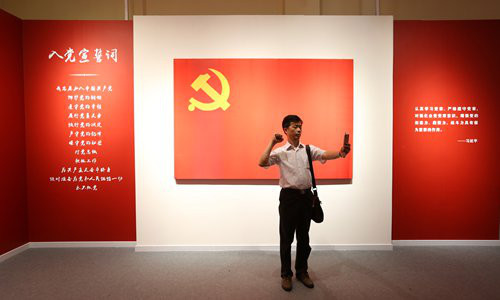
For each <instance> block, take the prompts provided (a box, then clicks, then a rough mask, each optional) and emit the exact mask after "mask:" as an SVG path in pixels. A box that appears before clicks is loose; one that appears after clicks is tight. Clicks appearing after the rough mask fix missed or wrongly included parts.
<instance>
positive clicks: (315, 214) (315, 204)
mask: <svg viewBox="0 0 500 300" xmlns="http://www.w3.org/2000/svg"><path fill="white" fill-rule="evenodd" d="M306 152H307V159H308V160H309V170H310V171H311V177H312V187H313V188H312V190H313V196H312V201H311V202H312V208H311V220H313V221H314V222H316V223H321V222H323V220H324V219H325V215H324V214H323V208H322V207H321V201H319V198H318V189H317V188H316V179H315V178H314V169H313V163H312V158H311V147H309V145H307V146H306Z"/></svg>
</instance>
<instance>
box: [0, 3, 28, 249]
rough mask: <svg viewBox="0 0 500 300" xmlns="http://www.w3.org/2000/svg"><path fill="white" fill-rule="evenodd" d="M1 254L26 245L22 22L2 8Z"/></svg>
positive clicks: (0, 117) (0, 17) (0, 18)
mask: <svg viewBox="0 0 500 300" xmlns="http://www.w3.org/2000/svg"><path fill="white" fill-rule="evenodd" d="M0 28H2V29H1V30H0V45H2V46H1V47H0V57H1V58H2V68H0V83H1V84H2V86H1V87H0V100H1V105H2V109H0V137H2V146H1V147H0V157H1V158H2V172H1V174H0V191H1V195H0V255H1V254H3V253H5V252H8V251H10V250H12V249H14V248H17V247H19V246H21V245H24V244H26V243H27V242H28V241H29V240H28V218H27V215H28V204H27V198H26V145H25V141H24V134H25V131H24V130H25V129H24V99H23V56H22V53H23V52H22V44H23V43H22V21H21V20H20V19H18V18H16V17H14V16H12V15H10V14H8V13H6V12H4V11H3V10H1V9H0Z"/></svg>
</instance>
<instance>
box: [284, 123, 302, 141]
mask: <svg viewBox="0 0 500 300" xmlns="http://www.w3.org/2000/svg"><path fill="white" fill-rule="evenodd" d="M284 131H285V134H286V136H287V137H288V139H289V140H290V141H299V140H300V136H301V135H302V122H297V123H295V122H291V123H290V126H288V128H285V130H284Z"/></svg>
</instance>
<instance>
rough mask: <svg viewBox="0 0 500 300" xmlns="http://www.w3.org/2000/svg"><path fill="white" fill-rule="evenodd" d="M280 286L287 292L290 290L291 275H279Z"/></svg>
mask: <svg viewBox="0 0 500 300" xmlns="http://www.w3.org/2000/svg"><path fill="white" fill-rule="evenodd" d="M281 287H282V288H283V289H284V290H285V291H287V292H289V291H291V290H292V277H291V276H285V277H281Z"/></svg>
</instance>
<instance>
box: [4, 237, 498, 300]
mask: <svg viewBox="0 0 500 300" xmlns="http://www.w3.org/2000/svg"><path fill="white" fill-rule="evenodd" d="M309 268H310V275H311V278H312V279H313V280H314V282H315V284H316V287H315V288H314V289H308V288H306V287H305V286H303V285H302V284H301V283H300V282H297V281H296V280H295V279H294V281H293V283H294V286H293V290H292V291H291V292H289V293H288V292H285V291H283V290H282V289H281V287H280V270H279V253H278V252H163V253H159V252H138V253H136V252H134V250H133V249H120V248H93V249H88V248H86V249H82V248H80V249H29V250H27V251H25V252H23V253H21V254H19V255H16V256H14V257H12V258H10V259H8V260H6V261H4V262H2V263H0V299H2V300H3V299H101V298H109V299H304V298H306V297H307V298H308V299H500V248H498V247H395V248H394V250H393V251H313V253H312V254H311V257H310V259H309Z"/></svg>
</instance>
